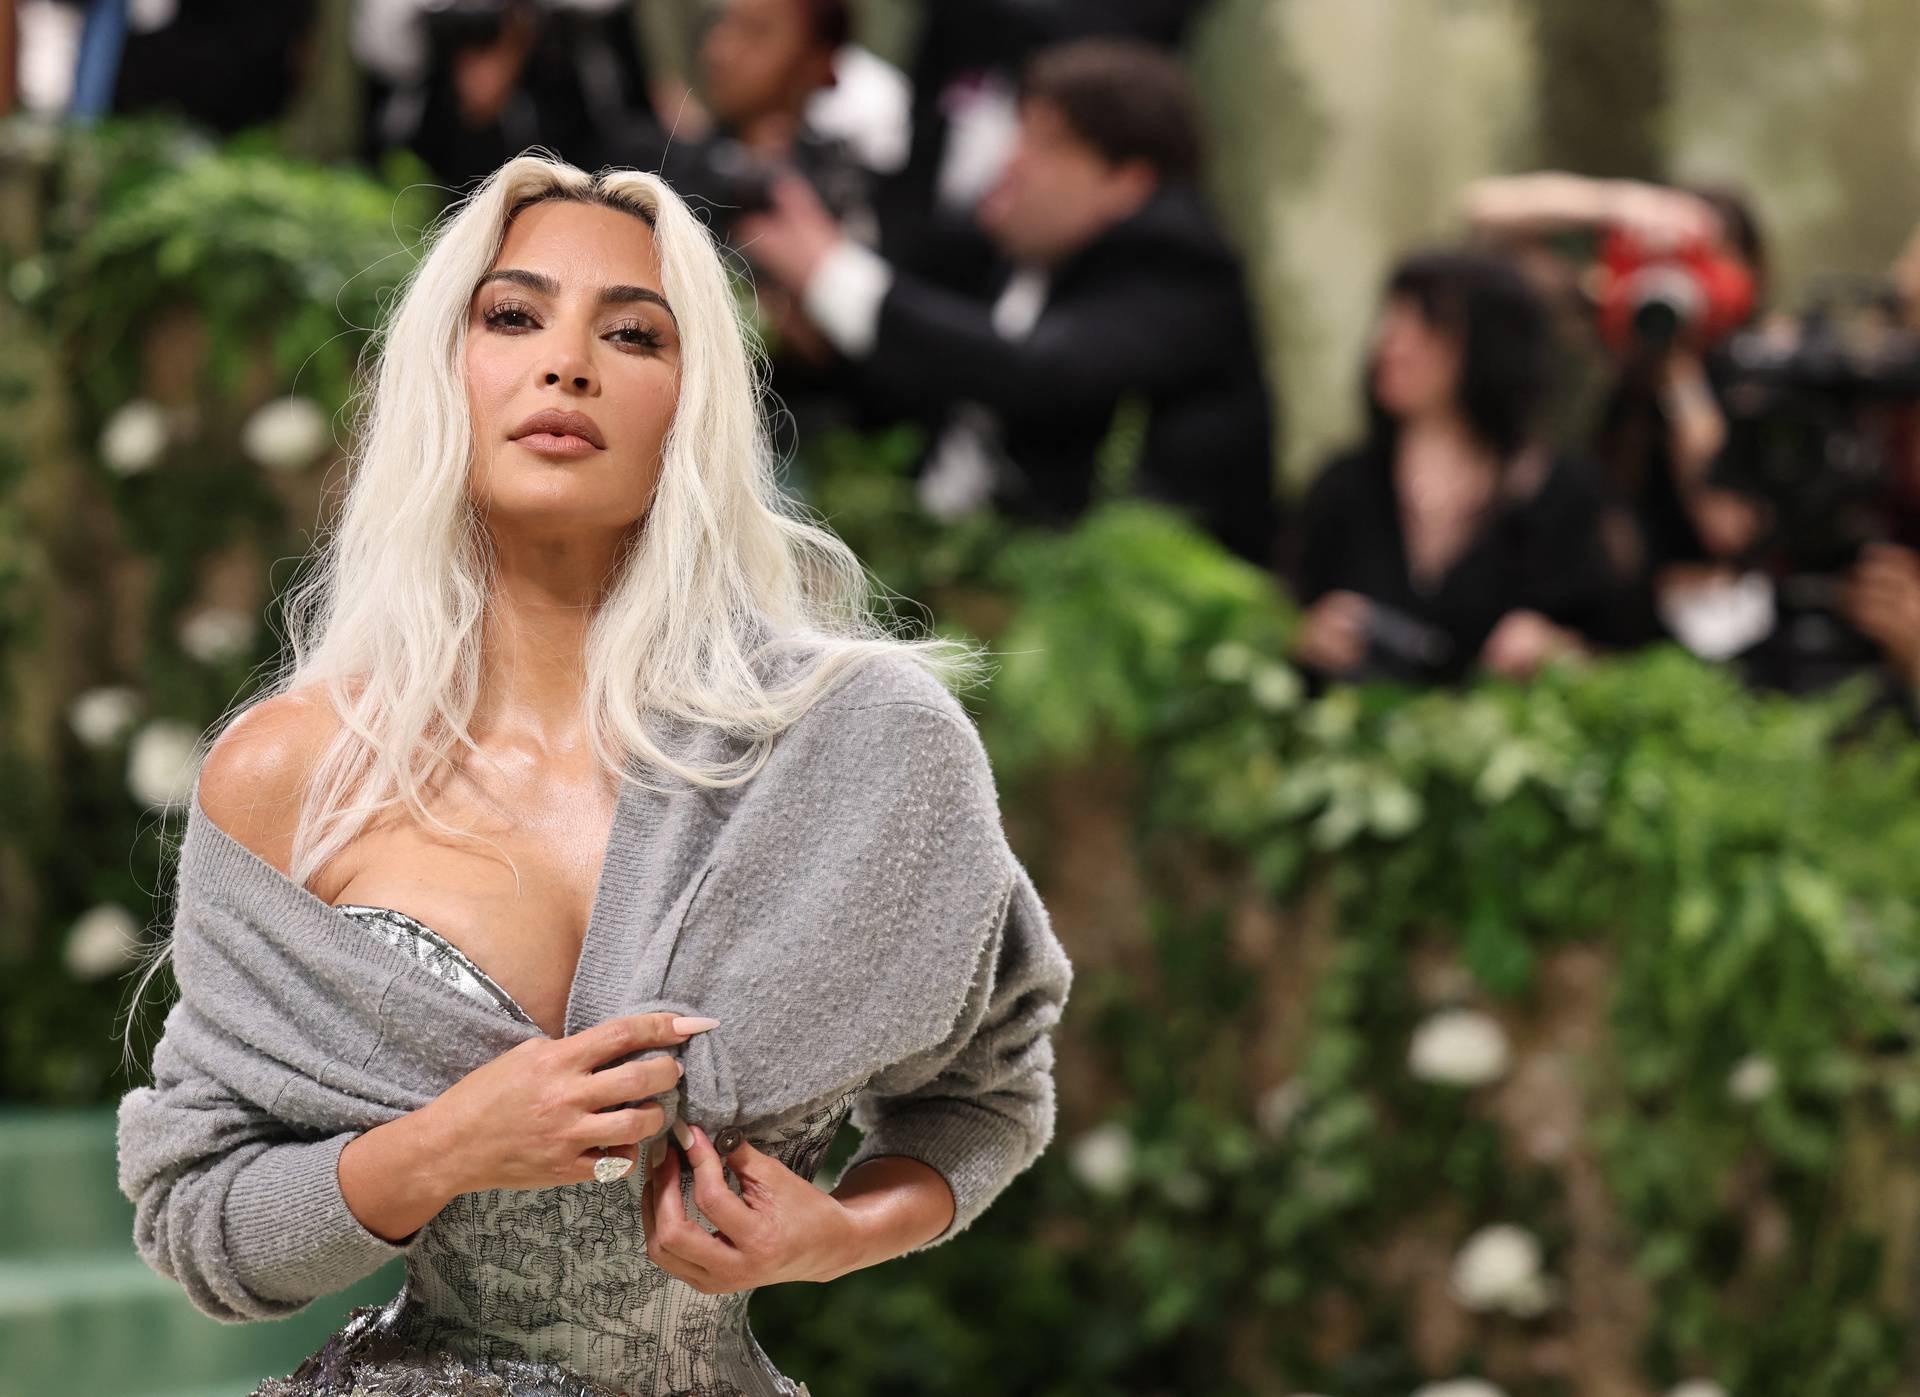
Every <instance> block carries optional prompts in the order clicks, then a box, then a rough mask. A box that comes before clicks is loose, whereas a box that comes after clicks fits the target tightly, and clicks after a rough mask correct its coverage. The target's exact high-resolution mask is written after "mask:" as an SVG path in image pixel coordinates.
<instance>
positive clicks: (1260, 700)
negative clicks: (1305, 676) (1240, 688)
mask: <svg viewBox="0 0 1920 1397" xmlns="http://www.w3.org/2000/svg"><path fill="white" fill-rule="evenodd" d="M1247 692H1248V693H1250V694H1251V695H1252V696H1253V701H1254V702H1255V703H1256V704H1258V705H1259V706H1260V707H1262V708H1264V709H1266V710H1267V711H1268V712H1269V713H1283V712H1285V711H1286V710H1288V709H1290V708H1293V707H1296V706H1297V705H1298V704H1299V702H1300V699H1301V696H1302V694H1303V693H1304V692H1305V689H1304V687H1303V686H1302V685H1301V683H1300V676H1299V675H1298V674H1296V673H1295V672H1294V671H1293V670H1292V669H1290V668H1288V667H1287V666H1286V665H1280V664H1274V663H1272V662H1271V661H1269V662H1267V663H1264V664H1261V665H1259V666H1258V667H1256V668H1255V669H1254V671H1253V679H1252V682H1251V683H1250V684H1249V685H1248V686H1247Z"/></svg>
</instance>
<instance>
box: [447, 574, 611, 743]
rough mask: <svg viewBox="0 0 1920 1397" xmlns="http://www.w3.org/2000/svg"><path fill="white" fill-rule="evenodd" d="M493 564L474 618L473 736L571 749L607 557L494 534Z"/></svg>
mask: <svg viewBox="0 0 1920 1397" xmlns="http://www.w3.org/2000/svg"><path fill="white" fill-rule="evenodd" d="M494 546H495V551H496V556H497V558H498V563H497V566H496V569H495V580H494V584H493V591H492V594H491V595H490V596H489V597H488V599H487V609H486V616H485V619H484V620H483V622H482V624H481V662H480V671H481V672H480V693H479V698H478V701H477V702H476V704H475V708H474V714H473V718H472V721H471V725H470V730H471V732H472V733H473V736H474V739H475V740H476V741H479V742H482V743H486V742H488V741H489V740H493V741H496V742H498V743H502V744H504V745H506V746H507V747H509V748H512V749H515V750H521V751H527V752H537V753H542V754H548V755H560V754H562V753H570V752H575V751H576V750H577V749H578V748H579V746H580V743H581V741H582V734H583V730H584V717H583V711H582V709H583V695H584V693H585V689H586V665H585V654H586V644H587V636H588V632H589V628H590V627H591V625H592V623H593V618H594V615H595V613H596V612H597V610H598V608H599V606H600V603H601V602H602V601H603V600H604V599H605V591H606V583H607V579H608V578H610V577H611V575H612V569H613V565H614V558H613V555H612V553H611V552H610V551H608V550H606V549H598V548H595V549H588V548H578V549H574V550H572V551H566V550H559V549H553V548H550V547H548V546H546V545H534V544H529V543H526V542H521V541H516V540H507V539H501V538H496V539H495V544H494Z"/></svg>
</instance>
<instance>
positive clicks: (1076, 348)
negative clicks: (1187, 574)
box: [858, 186, 1279, 567]
mask: <svg viewBox="0 0 1920 1397" xmlns="http://www.w3.org/2000/svg"><path fill="white" fill-rule="evenodd" d="M1009 275H1010V269H1007V268H1004V267H1002V268H1001V269H1000V270H999V272H998V275H997V278H996V281H995V283H994V284H993V287H992V289H993V291H994V293H995V294H997V292H998V290H999V289H1000V287H1002V286H1004V284H1005V281H1006V278H1007V276H1009ZM858 382H859V384H860V389H861V392H862V393H863V395H865V396H867V397H868V399H869V402H870V403H872V402H873V401H875V400H876V399H877V400H880V401H883V402H884V403H885V404H887V406H888V407H889V408H890V409H891V410H893V411H894V412H895V414H896V415H898V414H906V415H912V416H918V417H921V418H923V419H925V420H927V422H928V423H929V425H930V426H931V427H933V428H935V429H936V431H937V428H938V426H939V424H940V423H941V422H942V421H943V420H944V418H945V415H946V413H947V411H948V410H949V409H951V408H952V407H954V406H955V405H957V404H960V403H963V402H974V403H979V404H982V405H984V406H985V407H987V408H988V409H989V410H991V411H992V412H993V413H994V415H995V416H996V418H997V419H998V422H999V425H1000V428H1001V439H1002V441H1003V443H1004V445H1005V447H1006V450H1007V453H1008V455H1009V456H1011V457H1012V459H1013V461H1014V463H1015V464H1016V465H1017V466H1018V467H1019V472H1020V476H1021V477H1022V479H1021V481H1020V482H1018V485H1017V487H1016V488H1014V489H1012V490H1009V491H1002V492H1001V493H1000V494H998V495H997V496H996V499H995V504H996V507H998V508H999V509H1001V510H1002V511H1004V512H1005V513H1007V514H1009V515H1011V516H1014V517H1016V518H1022V519H1026V520H1030V521H1034V522H1043V523H1057V524H1064V523H1069V522H1071V521H1072V520H1073V519H1074V518H1075V517H1076V516H1078V515H1079V514H1080V513H1081V512H1083V511H1084V510H1085V509H1086V507H1087V505H1088V504H1089V503H1090V501H1091V497H1092V491H1093V485H1094V483H1095V473H1096V467H1097V460H1096V452H1097V449H1098V447H1099V446H1100V443H1101V442H1102V441H1103V440H1104V439H1105V437H1106V434H1107V431H1108V429H1109V427H1110V426H1111V425H1112V422H1113V417H1114V410H1115V408H1116V407H1117V406H1118V405H1119V403H1120V401H1121V399H1122V397H1123V396H1125V395H1128V394H1134V395H1137V396H1138V397H1139V398H1140V399H1141V400H1142V401H1143V402H1144V404H1145V407H1146V410H1147V423H1146V428H1145V434H1144V438H1145V439H1144V442H1143V445H1142V451H1141V460H1140V472H1139V475H1138V477H1137V478H1136V481H1135V488H1136V492H1137V493H1139V494H1142V495H1145V496H1148V497H1150V498H1153V499H1158V500H1161V501H1163V502H1165V503H1167V504H1169V505H1172V506H1174V507H1176V508H1179V509H1181V510H1183V511H1185V512H1187V513H1189V514H1190V516H1191V517H1192V518H1193V519H1194V520H1195V522H1196V523H1197V524H1198V525H1199V526H1200V527H1202V528H1203V529H1205V530H1206V531H1208V532H1209V533H1211V534H1213V535H1214V536H1215V537H1216V538H1218V539H1219V540H1220V541H1221V542H1222V543H1223V544H1224V545H1226V547H1228V548H1229V549H1231V550H1232V551H1233V552H1235V553H1237V554H1239V555H1240V556H1242V557H1244V558H1247V559H1248V560H1250V561H1252V562H1255V563H1257V564H1259V565H1260V566H1263V567H1276V566H1277V563H1276V538H1275V536H1276V533H1277V529H1278V523H1279V518H1278V506H1277V504H1276V500H1275V490H1274V485H1273V468H1272V462H1273V433H1274V424H1273V421H1272V414H1271V411H1270V408H1269V400H1268V393H1267V385H1266V381H1265V378H1264V377H1263V374H1262V371H1261V350H1260V345H1259V342H1258V339H1257V336H1256V333H1255V327H1254V319H1253V315H1252V312H1251V310H1250V308H1249V306H1248V302H1247V294H1246V285H1245V278H1244V275H1243V273H1242V269H1241V263H1240V259H1239V257H1238V255H1237V254H1236V253H1235V252H1234V251H1233V250H1232V248H1231V247H1229V246H1228V244H1227V242H1226V240H1225V239H1224V238H1223V237H1222V236H1221V234H1220V232H1219V230H1218V228H1217V227H1216V225H1215V223H1214V221H1213V219H1212V217H1211V215H1210V214H1209V213H1208V212H1207V210H1206V208H1205V206H1204V205H1203V203H1202V202H1201V199H1200V197H1199V195H1198V194H1197V193H1196V192H1195V191H1193V190H1192V189H1190V188H1187V187H1184V186H1172V187H1167V188H1163V189H1161V190H1160V191H1159V192H1157V193H1156V194H1154V195H1153V196H1152V197H1151V198H1150V199H1149V200H1148V201H1147V203H1146V204H1144V205H1143V206H1142V207H1141V208H1140V209H1139V210H1137V211H1136V212H1135V213H1134V214H1133V215H1131V216H1130V217H1128V218H1126V219H1124V220H1122V221H1120V222H1119V223H1116V224H1114V225H1113V226H1112V227H1111V228H1109V229H1108V230H1107V231H1106V232H1105V233H1104V234H1102V235H1101V236H1100V237H1098V238H1097V239H1095V240H1094V241H1093V242H1092V243H1091V244H1089V245H1088V246H1087V247H1086V248H1084V249H1082V250H1081V251H1080V252H1079V253H1077V254H1075V255H1074V256H1073V257H1072V258H1071V259H1070V260H1069V261H1067V262H1066V263H1065V264H1063V265H1061V266H1059V267H1057V268H1055V269H1054V271H1053V274H1052V276H1051V277H1050V279H1049V283H1048V288H1047V294H1046V300H1045V304H1044V306H1043V308H1042V309H1041V312H1040V315H1039V318H1038V319H1037V320H1036V321H1035V323H1034V326H1033V329H1032V330H1031V331H1030V332H1029V333H1028V334H1027V335H1026V336H1025V337H1024V338H1023V339H1020V340H1015V341H1008V340H1006V339H1003V338H1002V337H1001V336H1000V335H999V334H998V333H997V332H996V331H995V330H994V328H993V323H992V301H991V299H982V298H980V297H976V296H969V295H966V294H964V293H962V292H959V291H956V290H953V289H951V288H950V287H948V286H943V285H941V284H939V283H937V282H935V281H934V280H933V279H931V278H930V277H926V276H920V275H916V274H913V273H911V272H907V271H904V270H901V269H896V275H895V279H894V282H893V285H892V287H891V288H890V289H889V291H888V293H887V296H886V299H885V300H884V301H883V302H882V303H881V308H880V316H879V324H878V327H877V334H876V338H875V342H874V346H873V350H872V352H871V353H869V354H868V355H867V356H866V357H865V358H864V359H863V360H862V361H861V363H860V365H859V370H858Z"/></svg>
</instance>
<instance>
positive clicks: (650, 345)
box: [613, 322, 665, 349]
mask: <svg viewBox="0 0 1920 1397" xmlns="http://www.w3.org/2000/svg"><path fill="white" fill-rule="evenodd" d="M613 333H614V334H616V335H633V336H635V338H633V339H630V340H627V341H625V343H627V344H636V345H639V346H640V347H641V348H642V349H658V348H659V347H660V346H661V345H662V344H663V343H665V339H664V337H663V336H662V335H661V334H660V332H659V331H658V330H656V329H654V328H653V326H651V325H643V324H639V323H637V322H636V323H633V324H629V325H622V326H619V327H618V328H617V329H615V330H614V332H613Z"/></svg>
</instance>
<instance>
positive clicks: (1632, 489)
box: [1464, 172, 1767, 653]
mask: <svg viewBox="0 0 1920 1397" xmlns="http://www.w3.org/2000/svg"><path fill="white" fill-rule="evenodd" d="M1464 206H1465V212H1466V216H1467V219H1468V222H1469V223H1470V225H1471V226H1472V228H1473V229H1474V231H1475V232H1476V233H1477V234H1479V235H1481V236H1483V237H1485V238H1488V239H1491V240H1493V241H1496V242H1498V243H1499V244H1500V245H1502V246H1504V247H1506V248H1508V249H1509V250H1510V251H1511V252H1512V253H1513V255H1515V256H1516V257H1517V258H1518V259H1519V260H1520V262H1521V265H1522V266H1523V267H1524V268H1525V269H1526V271H1527V272H1528V274H1529V275H1530V276H1531V277H1532V278H1533V279H1534V281H1535V283H1536V284H1537V285H1539V286H1541V288H1542V289H1543V291H1545V292H1546V293H1547V295H1548V296H1549V297H1550V300H1551V303H1552V305H1553V306H1554V309H1555V311H1556V317H1555V318H1556V324H1557V327H1558V329H1559V330H1560V335H1559V341H1560V343H1561V346H1562V348H1563V350H1564V351H1565V353H1566V356H1567V357H1568V358H1571V359H1573V360H1576V361H1578V360H1584V361H1585V362H1586V364H1587V365H1588V366H1589V368H1590V371H1591V372H1592V373H1593V374H1594V375H1595V376H1596V377H1598V378H1599V379H1600V380H1601V381H1602V387H1601V388H1600V390H1599V392H1598V394H1597V395H1596V396H1597V397H1598V400H1599V401H1598V408H1597V412H1596V413H1595V416H1596V417H1597V419H1598V420H1597V424H1596V425H1595V426H1594V427H1593V428H1591V429H1590V430H1592V437H1591V440H1592V441H1593V444H1594V451H1595V454H1596V456H1597V457H1598V459H1599V461H1600V464H1601V467H1602V469H1603V470H1604V471H1605V472H1606V474H1607V476H1608V478H1609V480H1610V482H1611V483H1612V485H1613V487H1614V488H1615V489H1616V490H1617V491H1618V492H1619V493H1620V494H1621V495H1622V497H1623V498H1624V499H1626V500H1627V501H1628V503H1629V505H1630V507H1631V509H1632V512H1633V516H1634V519H1635V521H1636V522H1637V524H1638V528H1639V536H1640V542H1641V547H1642V550H1643V551H1642V558H1641V561H1640V564H1639V567H1638V569H1637V571H1638V574H1639V580H1638V587H1639V595H1640V599H1639V602H1638V603H1637V605H1636V607H1635V630H1636V632H1637V638H1638V639H1641V640H1653V639H1658V638H1661V637H1663V636H1667V635H1672V634H1674V631H1675V627H1676V623H1678V624H1679V625H1680V626H1681V627H1682V628H1683V629H1685V628H1687V627H1688V625H1689V624H1690V622H1689V618H1688V615H1687V608H1688V607H1690V606H1697V605H1698V604H1700V603H1705V604H1706V606H1707V607H1708V608H1709V610H1710V614H1712V615H1716V616H1718V615H1722V614H1723V613H1721V612H1715V611H1711V608H1712V605H1713V602H1714V600H1715V598H1716V597H1717V596H1718V595H1719V593H1720V592H1721V590H1722V589H1724V588H1726V587H1728V586H1730V585H1732V584H1733V583H1734V581H1735V579H1736V577H1737V575H1738V570H1737V568H1736V567H1735V566H1734V562H1735V560H1736V559H1737V558H1738V557H1739V556H1740V555H1741V554H1742V553H1743V552H1745V551H1746V550H1748V549H1749V548H1751V547H1752V546H1753V544H1754V543H1755V541H1756V539H1757V538H1758V537H1759V536H1760V534H1761V533H1762V531H1763V530H1764V528H1765V527H1766V523H1767V507H1766V504H1765V502H1764V501H1763V500H1761V499H1759V498H1757V497H1755V496H1754V495H1753V494H1751V493H1750V492H1747V491H1744V490H1741V489H1736V488H1730V487H1729V486H1728V485H1727V484H1726V483H1725V482H1723V481H1722V480H1721V478H1720V477H1719V476H1718V475H1717V474H1716V473H1715V471H1714V464H1715V462H1716V460H1717V459H1718V457H1719V455H1720V453H1721V451H1722V449H1723V448H1724V446H1725V445H1726V441H1727V435H1728V422H1727V417H1726V412H1725V405H1724V395H1725V391H1726V383H1727V380H1728V377H1729V369H1728V365H1727V363H1726V360H1725V346H1726V343H1727V341H1728V339H1729V338H1730V337H1731V336H1732V335H1733V334H1734V333H1735V332H1736V331H1738V330H1739V329H1741V328H1742V327H1743V326H1745V325H1747V324H1748V323H1749V322H1750V321H1751V320H1752V318H1753V316H1754V314H1755V311H1756V309H1757V307H1758V306H1759V305H1760V303H1761V301H1762V299H1763V296H1764V293H1765V287H1766V258H1765V249H1764V246H1763V244H1762V241H1761V238H1760V234H1759V228H1758V224H1757V222H1756V221H1755V219H1754V217H1753V215H1752V212H1751V211H1750V209H1749V208H1748V207H1747V205H1746V202H1745V201H1744V199H1742V198H1741V197H1740V196H1739V195H1738V194H1737V193H1735V192H1734V191H1732V190H1728V189H1724V188H1716V187H1699V188H1686V189H1683V188H1671V187H1667V186H1661V185H1654V184H1647V183H1643V182H1640V181H1635V180H1600V179H1588V178H1585V177H1582V176H1578V175H1569V174H1561V173H1555V172H1548V173H1542V174H1533V175H1520V176H1507V177H1500V178H1494V179H1486V180H1481V181H1478V182H1476V183H1475V184H1473V185H1471V186H1469V187H1468V189H1467V190H1466V193H1465V198H1464ZM1576 430H1586V429H1585V428H1584V427H1581V428H1576ZM1706 629H1707V628H1701V627H1695V628H1694V630H1695V633H1694V634H1692V635H1689V636H1683V637H1682V638H1684V639H1687V640H1688V642H1689V643H1691V644H1696V645H1706V646H1708V647H1712V646H1714V645H1720V646H1722V647H1725V648H1726V649H1727V650H1728V652H1729V653H1730V652H1731V649H1733V648H1737V642H1738V641H1739V639H1740V637H1738V636H1737V635H1733V636H1728V637H1726V638H1720V637H1714V638H1711V639H1709V638H1707V637H1706V635H1705V630H1706ZM1736 629H1737V628H1736ZM1751 638H1752V637H1751V636H1750V635H1749V636H1746V637H1745V639H1751Z"/></svg>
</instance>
